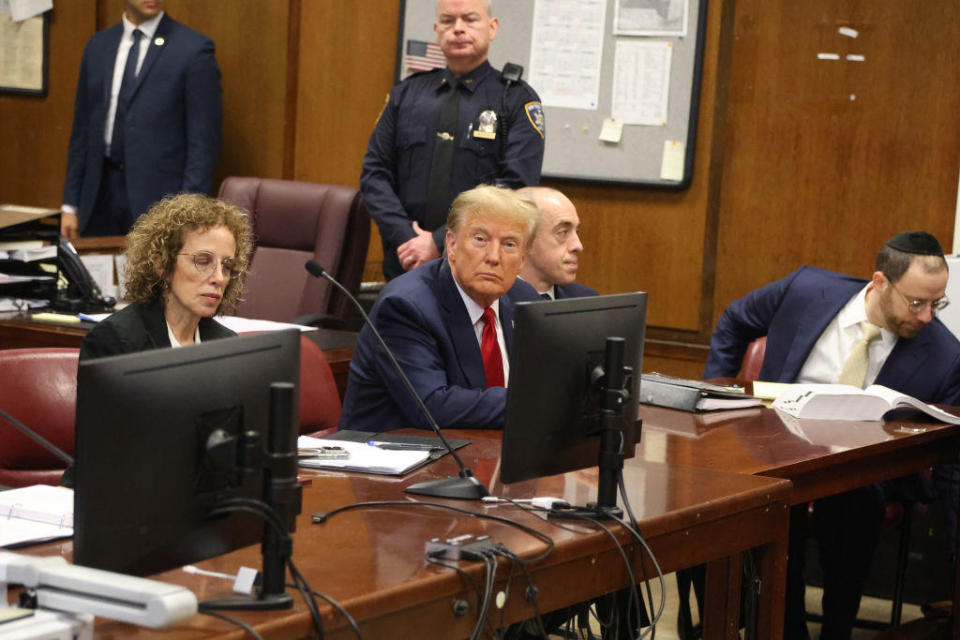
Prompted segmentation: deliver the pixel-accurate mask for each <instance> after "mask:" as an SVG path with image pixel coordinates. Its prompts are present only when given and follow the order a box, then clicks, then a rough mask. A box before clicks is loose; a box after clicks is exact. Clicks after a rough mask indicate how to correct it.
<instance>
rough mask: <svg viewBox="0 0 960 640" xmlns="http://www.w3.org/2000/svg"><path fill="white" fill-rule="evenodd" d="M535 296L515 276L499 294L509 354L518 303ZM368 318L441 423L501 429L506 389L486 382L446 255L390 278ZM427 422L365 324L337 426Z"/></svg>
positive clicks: (394, 426)
mask: <svg viewBox="0 0 960 640" xmlns="http://www.w3.org/2000/svg"><path fill="white" fill-rule="evenodd" d="M539 299H540V298H539V296H538V295H537V292H536V291H534V289H533V287H531V286H530V285H529V284H527V283H526V282H523V281H522V280H520V279H519V278H518V279H517V281H516V282H515V283H514V285H513V287H512V288H511V289H510V290H509V291H508V292H507V293H506V294H505V295H503V296H501V297H500V324H501V326H502V327H503V338H504V342H505V343H506V346H507V353H508V354H509V353H511V352H512V351H513V312H514V305H515V303H516V302H520V301H523V300H539ZM370 321H371V322H373V323H374V325H375V326H376V327H377V329H379V330H380V333H381V334H382V335H383V339H384V341H385V342H386V343H387V345H388V346H389V347H390V350H391V351H393V354H394V356H396V358H397V361H398V362H399V363H400V366H401V367H402V368H403V370H404V372H405V373H406V374H407V377H409V378H410V381H411V382H412V383H413V387H414V388H415V389H416V390H417V394H418V395H419V396H420V398H422V399H423V402H424V404H425V405H426V406H427V408H428V409H429V410H430V413H431V414H433V417H434V419H436V421H437V424H439V425H440V427H441V428H501V427H503V415H504V410H505V409H506V402H507V390H506V389H505V388H504V387H491V388H489V389H488V388H487V379H486V375H485V374H484V371H483V359H482V357H481V355H480V345H479V343H478V342H477V336H476V334H475V333H474V329H473V325H472V324H471V322H470V317H469V316H468V315H467V308H466V306H464V304H463V299H462V298H461V297H460V293H459V291H457V286H456V283H455V281H454V279H453V274H452V273H451V271H450V265H449V264H448V263H447V261H446V260H445V259H443V258H441V259H439V260H434V261H432V262H428V263H427V264H425V265H422V266H420V267H418V268H416V269H414V270H412V271H409V272H407V273H405V274H403V275H402V276H400V277H398V278H396V279H394V280H391V281H390V282H389V283H388V284H387V286H386V287H385V288H384V289H383V291H382V292H381V293H380V295H379V296H378V298H377V302H376V304H374V306H373V309H372V310H371V312H370ZM428 426H429V424H428V422H427V419H426V418H425V417H424V416H423V415H422V413H421V412H420V410H419V409H418V408H417V405H416V401H415V400H413V398H411V397H410V393H409V391H408V390H407V388H406V387H405V386H404V384H403V382H402V381H401V380H400V378H399V377H398V375H397V372H396V370H394V368H393V367H392V366H391V364H390V362H389V360H388V358H387V356H386V355H385V354H384V353H383V351H382V349H381V348H380V347H379V343H378V342H377V340H376V338H375V337H374V335H373V333H372V332H371V331H370V328H369V327H364V328H363V330H362V331H361V332H360V337H359V339H358V340H357V348H356V350H355V351H354V354H353V358H352V360H351V361H350V378H349V380H348V383H347V393H346V397H345V398H344V400H343V413H342V414H341V415H340V427H341V428H344V429H362V430H367V431H387V430H391V429H401V428H403V427H420V428H428Z"/></svg>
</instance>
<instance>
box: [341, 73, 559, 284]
mask: <svg viewBox="0 0 960 640" xmlns="http://www.w3.org/2000/svg"><path fill="white" fill-rule="evenodd" d="M448 75H449V72H448V71H447V70H446V69H435V70H433V71H427V72H422V73H415V74H413V75H412V76H410V77H409V78H407V79H405V80H404V81H403V82H400V83H399V84H397V85H396V86H395V87H394V88H393V89H392V90H391V91H390V95H389V99H388V101H387V105H386V106H385V107H384V109H383V112H382V113H381V114H380V119H379V120H377V126H376V127H375V128H374V130H373V133H372V134H371V135H370V143H369V145H368V146H367V153H366V155H365V156H364V157H363V173H362V174H361V176H360V190H361V191H362V192H363V203H364V204H365V205H366V207H367V210H368V211H369V212H370V217H371V218H373V219H374V220H375V221H376V223H377V226H378V227H379V229H380V236H381V237H382V239H383V254H384V259H383V269H384V273H385V274H386V276H387V278H393V277H395V276H398V275H400V274H401V273H403V269H402V268H401V267H400V263H399V261H398V259H397V253H396V249H397V247H399V246H400V245H401V244H403V243H404V242H406V241H407V240H410V239H411V238H413V236H414V233H413V226H412V225H413V221H414V220H416V221H417V223H419V225H420V226H421V227H422V228H423V229H425V230H427V231H433V240H434V242H435V243H436V245H437V249H438V250H439V251H440V252H441V253H442V252H443V245H444V237H445V236H446V227H445V225H443V224H440V225H439V226H430V224H429V223H428V221H427V196H428V183H429V177H430V167H431V164H432V162H433V149H434V141H435V140H436V134H437V118H438V116H439V114H440V107H441V106H442V105H443V103H444V102H445V101H446V99H447V94H448V91H449V89H447V86H448V85H447V84H446V83H445V81H444V79H445V78H447V77H448ZM506 88H507V87H506V81H505V80H504V79H503V77H502V76H501V75H500V72H498V71H497V70H496V69H494V68H493V67H491V66H490V63H488V62H484V63H483V64H481V65H480V66H479V67H477V68H476V69H474V70H472V71H470V72H469V73H467V74H464V75H463V76H462V77H461V78H460V83H459V88H458V89H457V91H459V93H460V98H459V107H458V109H457V113H458V118H457V133H456V136H455V139H456V146H455V147H454V150H453V159H452V160H451V173H450V197H449V199H448V200H447V205H448V206H449V203H450V202H453V199H454V198H455V197H456V196H457V194H459V193H461V192H463V191H466V190H467V189H472V188H473V187H475V186H477V185H479V184H500V185H504V186H507V187H510V188H511V189H518V188H520V187H523V186H527V185H535V184H538V183H539V182H540V166H541V165H542V164H543V149H544V130H543V119H542V118H543V109H542V107H541V106H540V98H539V97H537V94H536V92H535V91H534V90H533V89H532V88H531V87H530V85H528V84H527V83H526V82H523V81H522V80H521V81H520V82H518V83H516V84H515V85H514V86H512V87H511V88H510V89H509V91H506V112H505V113H501V104H502V102H503V100H504V91H505V90H506ZM492 113H497V114H499V115H498V118H506V124H507V130H508V131H509V135H508V136H507V139H506V140H505V141H502V140H500V139H498V138H494V139H490V138H487V137H481V136H477V135H474V133H473V132H475V131H479V130H480V127H481V122H480V120H481V118H482V117H489V115H490V114H492ZM498 135H499V134H498ZM502 142H506V144H505V145H502V144H501V143H502ZM501 146H502V148H501Z"/></svg>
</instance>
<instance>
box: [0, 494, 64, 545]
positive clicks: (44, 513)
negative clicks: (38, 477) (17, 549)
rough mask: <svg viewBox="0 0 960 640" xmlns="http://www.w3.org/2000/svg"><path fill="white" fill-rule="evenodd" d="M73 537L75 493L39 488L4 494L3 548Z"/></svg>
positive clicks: (0, 507) (0, 497)
mask: <svg viewBox="0 0 960 640" xmlns="http://www.w3.org/2000/svg"><path fill="white" fill-rule="evenodd" d="M72 535H73V490H72V489H65V488H63V487H50V486H47V485H43V484H38V485H34V486H32V487H23V488H22V489H10V490H9V491H0V547H8V546H12V545H20V544H25V543H30V542H44V541H46V540H54V539H56V538H67V537H70V536H72Z"/></svg>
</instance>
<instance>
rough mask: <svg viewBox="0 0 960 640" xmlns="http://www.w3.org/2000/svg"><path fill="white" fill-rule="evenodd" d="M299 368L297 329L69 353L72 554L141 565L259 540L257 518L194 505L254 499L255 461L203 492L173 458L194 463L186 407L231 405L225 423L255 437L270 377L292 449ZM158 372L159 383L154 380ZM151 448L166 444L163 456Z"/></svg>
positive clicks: (90, 561) (91, 562) (161, 567)
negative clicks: (230, 418) (74, 376)
mask: <svg viewBox="0 0 960 640" xmlns="http://www.w3.org/2000/svg"><path fill="white" fill-rule="evenodd" d="M171 372H176V373H175V374H174V375H171ZM299 377H300V335H299V331H297V330H286V331H278V332H269V333H263V334H258V335H252V336H244V337H240V338H228V339H222V340H215V341H210V342H206V343H203V344H199V345H194V346H190V347H184V348H177V349H157V350H152V351H145V352H140V353H133V354H125V355H120V356H113V357H108V358H99V359H94V360H89V361H85V362H81V363H80V366H79V370H78V389H77V392H78V393H77V421H76V429H77V432H76V449H75V451H76V462H75V465H76V470H75V479H74V485H75V489H74V549H73V552H74V562H75V563H76V564H80V565H85V566H91V567H94V568H98V569H105V570H109V571H118V572H121V573H129V574H133V575H151V574H154V573H158V572H161V571H165V570H169V569H172V568H175V567H178V566H182V565H184V564H190V563H192V562H198V561H200V560H203V559H206V558H210V557H213V556H216V555H221V554H223V553H226V552H228V551H232V550H233V549H237V548H240V547H243V546H248V545H250V544H254V543H256V542H258V541H260V539H261V536H262V534H263V523H262V520H260V518H258V517H255V516H252V515H249V514H231V515H228V516H222V517H218V518H213V519H211V518H208V517H207V516H206V512H207V511H209V509H211V508H212V507H213V506H214V505H216V504H218V503H220V502H222V500H224V499H228V498H252V499H257V500H260V499H262V497H263V491H264V487H263V484H264V482H263V480H264V469H263V468H262V467H259V468H256V469H254V470H252V471H251V472H248V473H246V474H243V475H242V477H241V476H239V475H238V476H237V481H236V483H235V485H234V486H227V487H221V488H218V489H217V490H215V491H212V492H207V493H206V494H204V495H197V494H196V493H195V492H193V491H192V487H188V484H192V483H193V480H194V479H195V476H194V474H193V472H192V471H191V472H190V475H191V479H190V480H189V482H188V480H187V479H186V478H185V474H184V469H185V468H186V467H189V466H191V465H192V466H194V467H195V466H196V464H197V460H199V457H200V453H199V452H198V451H197V449H196V447H198V446H199V444H200V443H199V438H200V436H199V435H198V433H197V429H198V428H197V420H196V418H197V416H199V415H201V414H209V413H210V412H211V411H218V410H224V409H229V408H230V407H242V408H243V411H242V425H241V424H239V423H238V424H237V425H236V427H235V429H237V430H239V429H242V430H243V431H256V432H258V433H259V434H260V445H261V446H263V447H265V446H266V444H267V442H269V433H268V424H269V417H270V408H269V407H270V384H271V383H274V382H287V383H291V384H293V385H294V386H295V388H294V398H293V416H292V425H291V428H290V433H291V438H292V441H291V442H290V447H291V450H292V451H295V450H296V449H295V447H296V443H295V440H296V436H297V429H296V425H297V424H298V422H299V418H298V415H297V414H298V411H297V407H299V402H298V399H297V397H298V391H299V388H298V387H299ZM168 384H169V388H167V389H166V390H164V389H162V388H157V387H158V385H159V386H160V387H163V386H164V385H168ZM260 389H262V393H259V391H260ZM254 390H256V392H254ZM171 391H174V392H175V393H170V392H171ZM228 430H230V429H228ZM231 435H238V434H234V433H231ZM177 443H179V446H178V445H177ZM188 450H189V451H188ZM159 451H165V452H166V454H167V455H166V457H165V459H161V458H160V457H159V456H158V452H159ZM191 451H192V453H191ZM147 452H150V453H152V455H146V454H147ZM178 474H181V475H178Z"/></svg>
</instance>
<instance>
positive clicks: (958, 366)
mask: <svg viewBox="0 0 960 640" xmlns="http://www.w3.org/2000/svg"><path fill="white" fill-rule="evenodd" d="M865 285H866V281H865V280H861V279H860V278H854V277H851V276H846V275H842V274H839V273H833V272H832V271H825V270H823V269H817V268H815V267H801V268H800V269H798V270H797V271H794V272H793V273H791V274H790V275H788V276H787V277H785V278H783V279H782V280H777V281H776V282H771V283H770V284H768V285H766V286H764V287H762V288H760V289H757V290H755V291H752V292H750V293H749V294H747V295H746V296H744V297H743V298H740V299H739V300H736V301H734V302H733V303H731V305H730V306H729V307H727V309H726V311H724V312H723V315H722V316H721V318H720V320H719V322H717V328H716V330H715V331H714V332H713V336H712V338H711V339H710V355H709V357H708V359H707V366H706V370H705V371H704V374H703V375H704V377H705V378H715V377H719V376H735V375H737V372H738V371H739V370H740V365H741V363H742V361H743V355H744V353H745V352H746V349H747V346H748V345H749V344H750V343H751V342H752V341H753V340H755V339H756V338H759V337H761V336H764V335H765V336H767V346H766V351H765V353H764V358H763V368H762V369H761V371H760V379H761V380H767V381H770V382H793V381H794V380H796V377H797V375H798V374H799V373H800V369H801V368H802V367H803V364H804V362H806V359H807V356H808V355H809V354H810V351H811V350H812V349H813V346H814V344H816V342H817V339H818V338H819V337H820V334H822V333H823V331H824V329H826V328H827V325H828V324H830V322H831V321H832V320H833V318H834V316H836V315H837V313H838V312H839V311H840V309H842V308H843V306H844V305H845V304H846V303H847V302H848V301H849V300H850V298H852V297H853V296H854V295H856V294H857V292H858V291H860V289H862V288H863V287H864V286H865ZM876 384H881V385H883V386H885V387H889V388H891V389H895V390H897V391H900V392H902V393H906V394H908V395H911V396H913V397H915V398H919V399H920V400H922V401H924V402H936V403H943V404H950V405H956V404H960V342H958V341H957V339H956V338H955V337H954V336H953V334H952V333H950V330H949V329H947V328H946V327H945V326H944V325H943V323H942V322H940V320H938V319H934V320H933V322H931V323H929V324H928V325H927V326H926V327H924V328H923V329H922V330H921V331H920V333H919V334H918V335H917V337H916V338H910V339H908V338H900V339H899V340H897V344H896V346H895V347H894V348H893V351H892V352H891V353H890V355H889V356H888V357H887V360H886V362H885V363H884V365H883V367H882V368H881V369H880V373H879V374H878V375H877V379H876Z"/></svg>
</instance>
